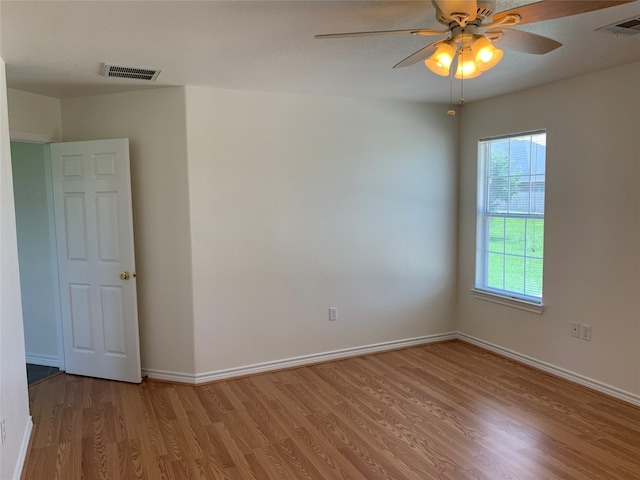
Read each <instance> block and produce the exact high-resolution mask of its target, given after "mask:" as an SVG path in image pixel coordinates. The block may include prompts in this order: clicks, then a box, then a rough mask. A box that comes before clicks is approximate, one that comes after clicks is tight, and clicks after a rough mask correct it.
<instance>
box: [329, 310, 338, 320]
mask: <svg viewBox="0 0 640 480" xmlns="http://www.w3.org/2000/svg"><path fill="white" fill-rule="evenodd" d="M337 319H338V307H331V308H330V309H329V320H337Z"/></svg>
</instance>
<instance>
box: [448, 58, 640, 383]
mask: <svg viewBox="0 0 640 480" xmlns="http://www.w3.org/2000/svg"><path fill="white" fill-rule="evenodd" d="M638 85H640V64H638V63H636V64H632V65H627V66H623V67H619V68H614V69H610V70H607V71H603V72H599V73H596V74H592V75H588V76H583V77H578V78H574V79H570V80H566V81H563V82H559V83H554V84H550V85H546V86H543V87H539V88H534V89H531V90H527V91H523V92H520V93H515V94H512V95H506V96H502V97H498V98H494V99H492V100H487V101H482V102H477V103H473V104H470V105H466V106H465V108H464V112H463V115H462V120H461V132H462V133H461V159H460V215H459V257H458V265H459V291H458V295H459V297H458V306H459V308H458V313H459V330H461V331H462V332H464V333H466V334H469V335H472V336H474V337H477V338H480V339H482V340H485V341H488V342H492V343H494V344H497V345H499V346H500V347H502V348H506V349H510V350H514V351H516V352H519V353H521V354H524V355H528V356H530V357H533V358H535V359H537V360H540V361H543V362H547V363H550V364H552V365H554V366H556V367H560V368H564V369H567V370H570V371H572V372H574V373H577V374H580V375H583V376H586V377H588V378H591V379H593V380H596V381H598V382H602V383H604V384H608V385H610V386H613V387H615V388H618V389H621V390H623V391H626V392H629V393H631V394H635V395H638V394H640V300H639V298H640V295H639V294H638V293H639V292H640V248H639V247H640V208H639V207H640V188H638V187H639V181H640V168H639V167H640V89H639V88H638ZM541 128H545V129H546V130H547V185H546V195H547V198H546V206H545V209H546V217H545V266H544V292H543V296H544V303H545V305H546V307H545V310H544V313H543V315H541V316H538V315H535V314H532V313H527V312H524V311H521V310H516V309H513V308H510V307H505V306H502V305H497V304H493V303H488V302H485V301H482V300H477V299H474V298H473V297H472V295H471V292H469V289H470V288H472V287H473V282H474V264H475V263H474V262H475V226H476V210H475V198H476V197H475V195H476V185H475V182H476V155H477V148H476V146H477V141H478V139H479V138H483V137H490V136H494V135H504V134H508V133H515V132H523V131H529V130H537V129H541ZM570 322H579V323H586V324H590V325H591V327H592V340H591V341H590V342H587V341H584V340H579V339H576V338H573V337H571V335H570V330H569V323H570Z"/></svg>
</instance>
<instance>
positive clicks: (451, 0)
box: [432, 0, 478, 22]
mask: <svg viewBox="0 0 640 480" xmlns="http://www.w3.org/2000/svg"><path fill="white" fill-rule="evenodd" d="M432 1H433V3H434V4H435V5H436V7H437V8H438V9H439V10H440V11H441V12H442V15H444V17H445V18H447V19H449V20H456V18H455V16H454V14H456V13H466V14H467V15H469V16H468V17H467V18H466V19H465V21H466V22H472V21H474V20H475V19H476V15H477V12H478V2H477V0H432Z"/></svg>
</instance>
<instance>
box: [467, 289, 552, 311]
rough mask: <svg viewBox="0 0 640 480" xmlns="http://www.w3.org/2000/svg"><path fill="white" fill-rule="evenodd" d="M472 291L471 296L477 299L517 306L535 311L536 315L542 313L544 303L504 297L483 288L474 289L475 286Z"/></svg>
mask: <svg viewBox="0 0 640 480" xmlns="http://www.w3.org/2000/svg"><path fill="white" fill-rule="evenodd" d="M471 292H472V293H473V297H474V298H477V299H478V300H484V301H487V302H493V303H499V304H500V305H506V306H507V307H512V308H518V309H520V310H525V311H527V312H531V313H535V314H538V315H542V312H543V311H544V305H542V304H541V303H540V304H538V303H533V302H527V301H525V300H520V299H519V298H514V297H506V296H503V295H498V294H496V293H490V292H485V291H483V290H476V289H475V288H472V289H471Z"/></svg>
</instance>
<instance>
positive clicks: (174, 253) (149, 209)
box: [62, 88, 194, 373]
mask: <svg viewBox="0 0 640 480" xmlns="http://www.w3.org/2000/svg"><path fill="white" fill-rule="evenodd" d="M185 121H186V120H185V94H184V89H183V88H165V89H157V90H146V91H138V92H129V93H122V94H113V95H100V96H93V97H81V98H69V99H63V100H62V124H63V131H64V140H65V141H77V140H93V139H104V138H121V137H126V138H129V140H130V155H131V183H132V194H133V223H134V236H135V244H136V249H135V253H136V270H137V274H138V277H137V285H138V312H139V322H140V344H141V360H142V368H143V369H146V370H161V371H162V370H170V371H172V372H179V373H193V371H194V345H193V313H192V312H193V309H192V294H191V250H190V248H191V247H190V246H191V241H190V223H189V196H188V188H189V187H188V183H187V149H186V131H185Z"/></svg>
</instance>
